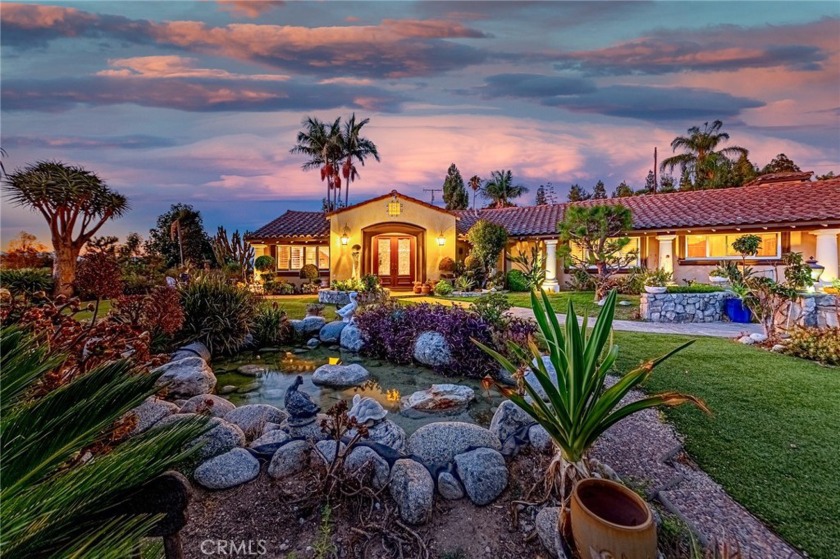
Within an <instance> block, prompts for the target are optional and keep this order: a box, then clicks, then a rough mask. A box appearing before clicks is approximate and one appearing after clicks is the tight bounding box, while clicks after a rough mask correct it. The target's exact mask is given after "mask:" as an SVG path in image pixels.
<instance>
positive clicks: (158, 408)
mask: <svg viewBox="0 0 840 559" xmlns="http://www.w3.org/2000/svg"><path fill="white" fill-rule="evenodd" d="M129 413H130V414H134V417H135V418H136V421H137V423H136V424H135V425H134V429H133V430H132V431H131V434H132V435H139V434H140V433H143V432H145V431H147V430H148V429H149V428H150V427H152V426H153V425H154V424H156V423H157V422H158V421H160V420H161V419H163V418H164V417H168V416H170V415H172V414H175V413H178V406H177V405H175V404H173V403H172V402H167V401H166V400H160V399H158V398H155V397H154V396H149V397H148V398H146V399H145V400H144V401H143V403H142V404H140V405H139V406H137V407H136V408H134V409H133V410H131V411H130V412H129Z"/></svg>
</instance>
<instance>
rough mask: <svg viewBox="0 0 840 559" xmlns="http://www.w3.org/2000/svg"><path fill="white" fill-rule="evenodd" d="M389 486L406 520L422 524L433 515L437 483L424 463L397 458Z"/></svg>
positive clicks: (401, 515) (401, 514)
mask: <svg viewBox="0 0 840 559" xmlns="http://www.w3.org/2000/svg"><path fill="white" fill-rule="evenodd" d="M388 486H389V490H390V493H391V497H392V498H393V499H394V501H396V503H397V507H398V508H399V511H400V518H402V519H403V520H404V521H405V522H407V523H409V524H422V523H423V522H426V521H427V520H428V519H429V517H430V516H431V515H432V504H433V503H434V495H435V484H434V481H433V480H432V476H431V475H430V474H429V470H427V469H426V467H425V466H423V464H420V463H419V462H415V461H414V460H411V459H408V458H403V459H400V460H397V461H396V462H394V466H393V467H392V468H391V479H390V481H389V482H388Z"/></svg>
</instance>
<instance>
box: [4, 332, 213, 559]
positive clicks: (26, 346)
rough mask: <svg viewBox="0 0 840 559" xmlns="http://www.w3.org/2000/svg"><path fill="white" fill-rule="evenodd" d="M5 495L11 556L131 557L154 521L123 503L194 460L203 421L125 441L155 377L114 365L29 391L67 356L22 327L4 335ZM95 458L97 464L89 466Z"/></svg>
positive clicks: (7, 551)
mask: <svg viewBox="0 0 840 559" xmlns="http://www.w3.org/2000/svg"><path fill="white" fill-rule="evenodd" d="M0 345H2V349H1V350H0V380H2V384H3V392H2V396H1V397H0V398H2V401H0V407H2V415H0V434H2V437H0V440H2V443H0V444H2V455H3V466H2V474H3V488H2V491H0V512H2V518H3V530H2V532H0V549H2V550H3V556H8V557H129V556H131V555H132V553H133V551H134V549H135V547H136V546H137V545H138V544H139V542H140V539H141V537H142V536H144V535H145V534H146V533H147V532H148V530H149V528H150V527H151V526H152V525H153V524H154V521H155V520H157V519H156V518H155V517H152V516H151V515H135V514H127V513H125V512H121V511H120V505H122V503H123V502H124V501H126V500H127V499H129V498H131V497H133V496H135V495H136V494H137V493H138V492H139V491H140V490H141V488H142V487H143V485H144V484H146V483H147V482H149V481H151V480H152V479H154V478H156V477H157V476H159V475H160V474H162V473H163V472H165V471H166V470H169V469H172V468H173V467H175V466H177V465H178V464H180V463H182V462H183V461H184V460H185V459H188V458H189V457H190V456H191V455H192V453H193V452H194V451H195V450H197V448H195V447H193V449H192V450H184V449H185V448H186V447H185V445H187V443H188V442H189V441H191V440H194V439H195V438H196V437H197V436H199V435H200V434H201V433H202V432H204V431H205V430H206V429H207V427H206V420H205V419H204V418H192V419H185V420H184V421H181V422H178V423H177V424H173V425H169V426H166V427H162V428H156V429H151V430H149V431H147V432H145V433H143V434H141V435H138V436H135V437H131V438H128V439H126V435H127V433H128V431H129V430H130V428H131V426H132V425H133V423H132V422H131V421H130V420H129V421H128V422H126V420H121V418H122V417H123V416H124V415H125V414H127V413H128V412H129V410H131V409H132V408H135V407H136V406H138V405H140V404H141V403H142V402H143V400H144V399H145V398H146V397H148V396H149V395H151V394H153V393H154V392H155V388H154V385H155V381H156V380H157V379H158V375H156V374H150V373H145V372H144V373H138V372H136V371H133V370H132V369H131V367H130V365H129V364H128V363H127V362H124V361H120V362H112V363H107V364H104V365H101V366H99V367H96V368H94V369H93V370H91V371H89V372H87V373H85V374H82V375H81V376H78V377H76V378H74V379H73V380H72V381H70V382H69V383H67V384H64V385H63V386H60V387H58V388H56V389H54V390H52V391H50V392H48V393H46V394H43V395H37V396H36V395H33V392H32V389H33V388H34V387H35V386H36V385H37V384H38V382H39V381H40V380H42V379H44V377H46V376H48V375H50V374H51V373H53V372H54V371H55V370H56V369H57V368H58V367H59V365H60V363H61V362H62V361H63V360H64V359H65V356H64V355H60V354H58V355H50V354H49V353H48V351H47V349H46V346H41V345H39V343H38V341H36V339H35V338H34V337H33V336H32V335H30V334H25V333H24V332H22V331H21V330H16V329H4V330H3V331H2V332H0ZM88 453H89V454H90V455H91V456H92V458H93V459H91V460H85V461H82V460H81V457H82V456H84V455H86V454H88Z"/></svg>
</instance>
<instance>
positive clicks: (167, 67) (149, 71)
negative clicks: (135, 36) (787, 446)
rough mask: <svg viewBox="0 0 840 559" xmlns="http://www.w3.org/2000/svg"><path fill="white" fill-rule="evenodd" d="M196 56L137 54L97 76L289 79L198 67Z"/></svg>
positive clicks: (116, 61) (280, 76) (111, 63)
mask: <svg viewBox="0 0 840 559" xmlns="http://www.w3.org/2000/svg"><path fill="white" fill-rule="evenodd" d="M197 63H198V61H197V60H196V59H195V58H187V57H183V56H176V55H162V56H135V57H131V58H117V59H112V60H109V61H108V64H109V65H110V66H112V67H113V68H114V69H110V70H100V71H99V72H97V73H96V75H97V76H106V77H110V78H170V79H171V78H212V79H219V80H258V81H285V80H288V79H289V76H286V75H282V74H234V73H231V72H228V71H227V70H220V69H212V68H198V67H196V65H197Z"/></svg>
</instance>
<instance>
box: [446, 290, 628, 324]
mask: <svg viewBox="0 0 840 559" xmlns="http://www.w3.org/2000/svg"><path fill="white" fill-rule="evenodd" d="M548 298H549V300H550V301H551V306H552V307H553V308H554V310H555V311H557V312H559V313H565V312H566V308H567V307H568V305H569V300H571V301H572V303H573V304H574V305H575V312H577V313H578V315H582V314H583V312H584V311H586V312H587V314H589V316H597V315H598V313H599V312H601V307H599V306H598V305H596V304H595V293H594V292H593V291H561V292H560V293H549V294H548ZM507 299H508V301H509V302H510V304H511V305H512V306H514V307H526V308H529V309H530V308H531V294H530V293H508V294H507ZM451 300H453V301H466V302H472V301H475V299H473V298H468V297H453V298H452V299H451ZM618 300H619V301H628V302H630V303H632V304H631V305H628V306H616V308H615V317H616V318H617V319H619V320H638V312H639V296H638V295H619V296H618Z"/></svg>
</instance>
